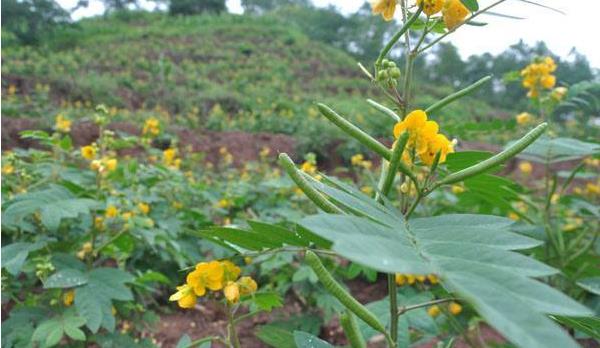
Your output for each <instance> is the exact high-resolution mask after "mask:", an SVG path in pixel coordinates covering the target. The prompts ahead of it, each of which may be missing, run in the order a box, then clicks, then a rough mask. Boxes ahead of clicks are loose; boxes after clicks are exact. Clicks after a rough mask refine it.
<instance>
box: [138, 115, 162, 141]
mask: <svg viewBox="0 0 600 348" xmlns="http://www.w3.org/2000/svg"><path fill="white" fill-rule="evenodd" d="M159 133H160V122H159V121H158V119H156V118H154V117H151V118H149V119H147V120H146V122H144V129H143V130H142V134H144V135H151V136H156V135H158V134H159Z"/></svg>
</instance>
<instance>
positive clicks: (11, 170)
mask: <svg viewBox="0 0 600 348" xmlns="http://www.w3.org/2000/svg"><path fill="white" fill-rule="evenodd" d="M14 172H15V167H14V166H13V165H12V164H10V163H7V164H5V165H3V166H2V174H5V175H10V174H12V173H14Z"/></svg>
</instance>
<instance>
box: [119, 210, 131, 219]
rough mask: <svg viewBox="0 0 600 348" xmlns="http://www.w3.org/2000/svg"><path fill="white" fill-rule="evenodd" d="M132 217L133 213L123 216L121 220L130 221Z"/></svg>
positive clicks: (126, 213)
mask: <svg viewBox="0 0 600 348" xmlns="http://www.w3.org/2000/svg"><path fill="white" fill-rule="evenodd" d="M132 217H133V212H131V211H128V212H125V213H123V214H121V218H123V220H125V221H128V220H129V219H131V218H132Z"/></svg>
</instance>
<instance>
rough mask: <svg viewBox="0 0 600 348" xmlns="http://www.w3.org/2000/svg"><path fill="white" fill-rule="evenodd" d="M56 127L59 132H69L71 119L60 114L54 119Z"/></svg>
mask: <svg viewBox="0 0 600 348" xmlns="http://www.w3.org/2000/svg"><path fill="white" fill-rule="evenodd" d="M54 128H55V129H56V130H57V131H59V132H63V133H69V132H70V131H71V120H69V119H67V118H65V117H64V116H63V115H62V114H58V115H56V119H55V120H54Z"/></svg>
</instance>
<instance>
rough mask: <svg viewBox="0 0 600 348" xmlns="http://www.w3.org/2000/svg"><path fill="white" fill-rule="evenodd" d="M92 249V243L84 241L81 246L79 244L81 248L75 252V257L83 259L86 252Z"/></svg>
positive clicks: (88, 252)
mask: <svg viewBox="0 0 600 348" xmlns="http://www.w3.org/2000/svg"><path fill="white" fill-rule="evenodd" d="M93 250H94V247H93V246H92V243H90V242H85V243H83V246H81V249H80V250H79V251H78V252H77V257H78V258H79V259H81V260H83V259H85V256H86V255H87V254H90V253H91V252H92V251H93Z"/></svg>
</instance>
